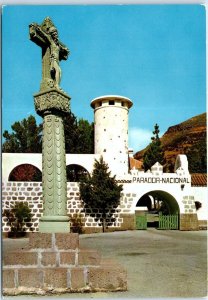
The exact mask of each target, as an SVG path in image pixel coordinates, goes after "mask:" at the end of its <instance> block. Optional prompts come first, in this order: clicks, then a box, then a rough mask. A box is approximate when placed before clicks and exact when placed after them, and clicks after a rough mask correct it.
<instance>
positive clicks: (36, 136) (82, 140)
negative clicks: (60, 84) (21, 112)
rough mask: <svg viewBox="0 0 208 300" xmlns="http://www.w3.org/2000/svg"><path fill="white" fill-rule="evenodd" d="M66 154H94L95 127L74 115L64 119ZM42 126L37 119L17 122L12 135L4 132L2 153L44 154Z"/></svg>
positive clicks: (29, 118) (70, 114)
mask: <svg viewBox="0 0 208 300" xmlns="http://www.w3.org/2000/svg"><path fill="white" fill-rule="evenodd" d="M63 122H64V132H65V148H66V153H87V154H90V153H93V146H94V125H93V123H92V124H90V123H89V122H88V121H86V120H83V119H80V120H79V121H77V118H76V117H75V115H74V114H73V113H71V112H70V113H68V114H66V115H64V117H63ZM42 127H43V126H42V124H40V125H37V123H36V120H35V117H34V116H29V117H28V119H23V120H22V121H18V122H15V123H14V124H13V125H12V126H11V128H12V133H9V132H8V131H7V130H6V131H4V133H3V137H4V139H5V141H4V143H3V145H2V152H8V153H41V152H42Z"/></svg>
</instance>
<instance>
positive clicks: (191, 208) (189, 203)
mask: <svg viewBox="0 0 208 300" xmlns="http://www.w3.org/2000/svg"><path fill="white" fill-rule="evenodd" d="M182 203H183V204H184V209H185V213H187V214H195V213H196V206H195V198H194V196H183V200H182Z"/></svg>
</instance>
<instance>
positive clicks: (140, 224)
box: [136, 215, 147, 230]
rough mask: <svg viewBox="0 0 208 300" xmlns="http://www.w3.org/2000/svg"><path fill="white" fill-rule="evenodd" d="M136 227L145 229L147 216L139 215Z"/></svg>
mask: <svg viewBox="0 0 208 300" xmlns="http://www.w3.org/2000/svg"><path fill="white" fill-rule="evenodd" d="M136 229H139V230H145V229H147V216H146V215H143V216H137V217H136Z"/></svg>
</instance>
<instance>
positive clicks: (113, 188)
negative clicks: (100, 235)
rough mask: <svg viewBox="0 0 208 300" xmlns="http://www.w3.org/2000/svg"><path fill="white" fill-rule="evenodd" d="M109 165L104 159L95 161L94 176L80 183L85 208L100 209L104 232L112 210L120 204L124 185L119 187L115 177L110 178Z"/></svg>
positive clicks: (85, 177) (85, 178) (84, 178)
mask: <svg viewBox="0 0 208 300" xmlns="http://www.w3.org/2000/svg"><path fill="white" fill-rule="evenodd" d="M110 173H111V172H110V171H109V170H108V165H107V164H106V163H105V162H104V160H103V158H102V157H101V158H100V161H97V160H95V164H94V170H93V172H92V175H91V176H90V175H88V176H84V177H83V179H82V180H81V182H80V196H81V199H82V200H83V202H84V205H85V208H86V209H87V208H90V209H99V210H100V212H101V217H100V222H101V223H102V227H103V232H105V229H106V219H110V217H111V215H112V210H113V209H115V208H117V206H118V205H119V203H120V196H121V191H122V189H123V187H122V185H118V184H117V183H116V180H115V176H113V177H111V176H110Z"/></svg>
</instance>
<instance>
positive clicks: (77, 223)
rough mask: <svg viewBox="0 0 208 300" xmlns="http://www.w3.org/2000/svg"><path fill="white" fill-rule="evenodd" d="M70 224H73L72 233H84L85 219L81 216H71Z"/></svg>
mask: <svg viewBox="0 0 208 300" xmlns="http://www.w3.org/2000/svg"><path fill="white" fill-rule="evenodd" d="M70 223H71V226H70V227H71V231H72V232H74V233H79V234H81V233H83V226H84V222H83V218H82V217H81V215H80V214H75V215H74V216H73V217H71V216H70Z"/></svg>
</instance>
